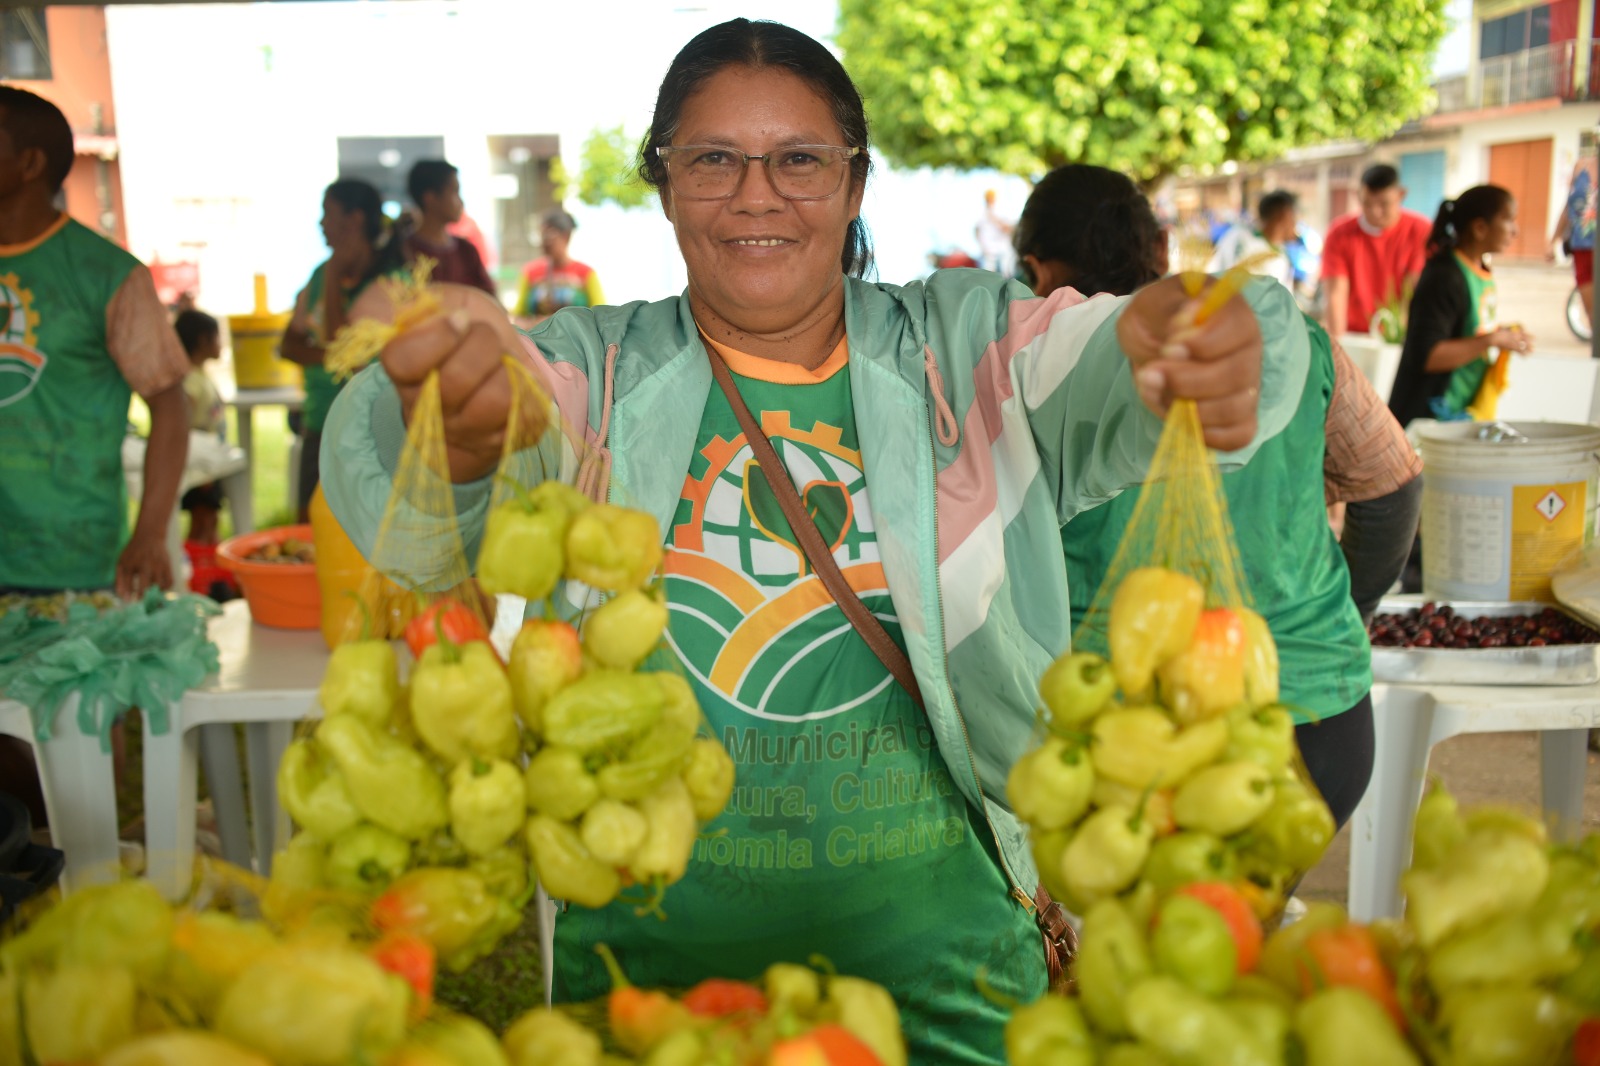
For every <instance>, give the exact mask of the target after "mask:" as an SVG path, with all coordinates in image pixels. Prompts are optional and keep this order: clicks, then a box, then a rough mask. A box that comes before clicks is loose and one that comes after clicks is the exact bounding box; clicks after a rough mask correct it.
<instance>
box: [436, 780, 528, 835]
mask: <svg viewBox="0 0 1600 1066" xmlns="http://www.w3.org/2000/svg"><path fill="white" fill-rule="evenodd" d="M526 811H527V794H526V792H525V791H524V788H523V784H522V774H520V773H519V772H518V771H517V768H516V767H515V766H512V765H511V764H510V763H509V762H506V761H505V760H503V759H495V760H493V761H492V762H484V761H483V760H482V759H466V760H463V761H462V762H460V763H459V764H457V766H456V768H455V769H454V770H452V771H451V772H450V829H451V831H452V832H453V833H455V837H456V839H457V840H459V841H460V842H461V846H462V847H464V848H466V849H467V853H468V854H470V855H487V854H489V853H490V852H492V851H494V850H495V849H496V848H499V847H500V846H501V845H503V844H504V843H505V842H506V841H508V840H510V839H511V838H512V836H513V835H514V834H515V833H516V831H517V830H518V829H521V828H522V819H523V815H524V814H525V813H526Z"/></svg>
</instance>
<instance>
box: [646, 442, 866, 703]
mask: <svg viewBox="0 0 1600 1066" xmlns="http://www.w3.org/2000/svg"><path fill="white" fill-rule="evenodd" d="M762 428H763V429H764V430H765V431H766V433H767V435H768V437H770V438H771V440H772V444H773V448H774V449H775V450H776V451H777V453H778V456H779V458H780V459H782V461H783V463H784V466H785V467H787V468H788V470H789V475H790V477H791V478H792V479H793V481H794V484H795V489H796V491H798V492H799V493H800V498H801V502H802V503H804V504H805V506H806V510H807V511H808V512H809V513H810V514H811V516H812V518H813V519H814V520H815V521H816V523H817V528H818V529H819V530H820V531H821V533H822V537H823V540H824V541H826V542H827V544H828V545H829V546H830V547H831V548H832V549H833V558H834V561H835V562H836V563H838V564H839V569H840V570H841V571H842V572H843V573H844V576H845V578H846V579H847V580H848V581H849V582H850V587H851V588H853V589H855V590H856V592H857V594H858V595H861V596H862V597H863V598H864V599H865V600H866V602H867V604H868V606H869V607H872V608H873V609H874V612H875V613H876V614H877V615H878V617H879V618H880V619H881V620H882V621H884V623H885V624H886V625H887V626H889V627H890V629H891V631H894V630H895V629H896V628H897V619H896V618H895V617H894V615H893V613H892V609H891V608H890V607H889V599H888V595H887V590H888V583H887V581H886V580H885V579H884V575H883V567H882V565H881V564H880V563H879V557H878V541H877V533H876V530H875V529H873V528H872V511H871V508H870V507H869V506H868V502H867V486H866V477H865V476H864V475H863V474H862V470H861V453H860V452H859V451H858V450H856V449H854V448H850V447H847V446H845V445H844V444H842V443H841V436H842V435H841V432H840V430H839V429H838V428H837V427H834V426H829V425H826V424H824V423H822V422H818V423H816V424H815V425H814V426H812V428H811V429H809V430H803V429H799V428H797V427H795V426H793V425H791V424H790V417H789V412H787V411H766V412H764V413H763V417H762ZM685 516H687V518H686V520H685ZM678 517H679V521H678V523H677V524H676V526H675V527H674V529H673V531H672V537H671V545H672V546H671V550H670V551H668V553H667V558H666V576H667V602H668V604H669V605H670V608H671V611H672V626H671V631H670V639H671V641H672V644H673V647H674V650H675V651H676V652H677V653H678V656H679V659H680V661H682V662H683V664H684V667H685V669H687V670H688V671H690V672H691V673H693V674H694V675H695V676H696V677H697V678H698V679H699V680H700V681H701V682H702V683H703V684H704V685H705V686H706V687H708V688H710V689H711V690H713V691H714V692H715V693H716V694H717V695H719V696H721V697H722V698H723V699H724V700H726V701H727V702H728V703H729V704H730V705H731V706H733V707H735V708H737V709H738V710H740V711H742V712H744V713H745V714H748V715H751V716H754V717H757V718H766V719H772V720H776V721H798V720H802V719H817V718H828V717H831V716H833V715H836V714H840V713H843V712H845V711H848V710H850V709H851V708H852V707H855V706H858V705H860V704H861V703H864V702H866V701H867V700H870V699H873V698H874V697H876V696H878V695H880V694H881V693H882V692H883V691H884V690H885V688H886V687H887V686H892V685H893V684H894V680H893V678H892V677H890V676H889V674H888V672H887V671H884V670H882V669H881V667H879V668H878V669H875V670H867V671H856V670H849V671H836V670H829V669H828V667H829V666H830V665H832V664H833V663H834V662H835V661H836V657H837V655H838V654H839V651H840V647H841V645H840V642H842V641H851V642H855V643H860V641H861V638H860V637H859V636H857V635H856V632H855V630H854V629H853V628H852V627H851V625H850V623H849V621H848V620H847V619H846V618H845V616H844V615H843V614H842V613H841V612H840V611H839V610H838V608H837V606H836V605H835V604H834V602H833V599H832V597H831V596H829V595H828V591H827V589H826V588H825V587H824V586H823V584H822V582H821V581H820V580H819V579H818V578H817V577H816V575H815V574H814V573H813V572H812V571H811V567H810V564H809V563H808V561H807V560H806V557H805V553H804V552H802V551H801V550H800V548H799V546H798V544H797V543H796V540H795V536H794V533H793V531H792V530H791V529H790V526H789V523H788V520H787V519H786V518H785V516H784V514H783V510H782V508H780V507H779V506H778V501H777V498H776V497H775V496H774V495H773V494H772V489H771V487H770V486H769V485H768V484H767V480H766V478H765V477H763V476H762V474H761V472H760V466H759V465H758V464H757V463H756V461H755V454H754V452H753V451H752V449H751V448H750V446H749V444H747V443H746V441H745V438H744V435H743V434H739V435H738V436H737V437H735V438H734V439H733V440H731V441H730V440H724V439H723V438H721V437H716V438H713V439H712V440H711V442H710V443H709V444H707V445H706V446H705V447H704V448H703V449H702V450H701V452H700V454H699V455H698V456H696V457H695V462H694V464H693V465H692V466H691V468H690V473H689V477H688V479H687V480H686V481H685V483H684V488H683V503H681V504H680V507H679V511H678ZM875 594H876V595H875ZM862 651H863V653H864V654H866V655H868V656H869V657H870V656H871V652H870V651H866V650H865V645H862ZM873 663H874V664H876V660H875V659H874V660H873ZM856 688H859V689H860V690H861V691H855V689H856ZM819 695H820V696H822V699H821V700H820V701H819V699H818V696H819ZM791 708H795V709H796V710H791ZM799 708H804V709H805V710H804V711H800V710H798V709H799Z"/></svg>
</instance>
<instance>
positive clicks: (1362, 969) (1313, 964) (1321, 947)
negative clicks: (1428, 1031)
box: [1300, 922, 1406, 1032]
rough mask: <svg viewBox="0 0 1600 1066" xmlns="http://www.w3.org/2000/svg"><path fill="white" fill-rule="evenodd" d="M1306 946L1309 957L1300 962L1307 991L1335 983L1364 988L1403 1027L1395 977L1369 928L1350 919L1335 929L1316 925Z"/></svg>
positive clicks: (1403, 1022)
mask: <svg viewBox="0 0 1600 1066" xmlns="http://www.w3.org/2000/svg"><path fill="white" fill-rule="evenodd" d="M1305 950H1306V955H1307V956H1309V957H1308V958H1306V959H1305V960H1303V961H1302V962H1301V963H1300V983H1301V985H1302V987H1303V988H1304V989H1305V992H1306V994H1308V995H1309V994H1310V993H1311V992H1312V991H1313V990H1314V989H1317V988H1330V987H1333V986H1337V985H1343V986H1346V987H1349V988H1354V989H1356V990H1357V991H1358V992H1365V993H1366V994H1367V995H1369V996H1371V997H1372V998H1373V999H1375V1000H1377V1001H1378V1005H1379V1006H1381V1007H1382V1008H1383V1009H1384V1010H1386V1011H1388V1012H1389V1016H1390V1017H1391V1018H1393V1019H1394V1022H1395V1024H1396V1025H1398V1026H1399V1027H1400V1030H1401V1032H1404V1031H1405V1027H1406V1019H1405V1014H1404V1013H1403V1012H1402V1011H1401V1009H1400V998H1399V996H1398V995H1396V994H1395V987H1394V978H1393V977H1391V976H1390V975H1389V968H1388V967H1387V966H1385V965H1384V964H1383V956H1382V955H1381V954H1380V953H1379V951H1378V942H1377V940H1375V939H1374V938H1373V936H1372V930H1370V929H1368V928H1367V927H1366V926H1364V925H1356V924H1355V923H1353V922H1351V923H1347V924H1345V925H1342V926H1339V927H1338V928H1335V929H1318V930H1317V931H1316V932H1314V933H1312V934H1311V935H1310V936H1308V937H1306V947H1305Z"/></svg>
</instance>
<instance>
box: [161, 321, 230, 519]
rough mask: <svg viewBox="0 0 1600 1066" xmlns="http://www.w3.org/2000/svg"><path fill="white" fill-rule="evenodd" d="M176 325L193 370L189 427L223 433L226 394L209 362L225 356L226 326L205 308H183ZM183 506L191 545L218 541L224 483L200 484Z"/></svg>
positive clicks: (186, 390) (187, 381)
mask: <svg viewBox="0 0 1600 1066" xmlns="http://www.w3.org/2000/svg"><path fill="white" fill-rule="evenodd" d="M172 328H173V329H174V330H175V331H176V332H177V334H178V340H179V341H181V342H182V344H183V350H184V352H186V353H187V354H188V356H189V373H188V375H187V376H185V377H184V379H183V394H184V395H185V396H187V397H188V398H189V428H190V429H191V430H195V431H198V432H200V433H214V434H219V435H220V434H221V433H222V395H221V394H220V393H219V392H217V386H216V384H215V383H214V382H213V381H212V380H211V375H209V374H207V373H206V371H205V364H206V363H207V362H208V361H210V360H212V359H216V358H218V357H220V356H221V355H222V329H221V327H220V326H218V325H217V320H216V319H214V318H212V317H211V316H210V315H208V314H206V313H205V312H204V311H181V312H179V314H178V317H177V318H176V319H175V320H174V321H173V323H172ZM183 509H184V510H185V511H188V512H189V536H188V537H187V538H186V539H187V540H188V541H189V542H190V543H191V544H197V545H212V544H215V543H216V542H217V515H218V514H219V513H221V510H222V485H221V483H220V482H216V481H213V482H212V483H211V484H209V485H196V486H195V487H194V488H192V489H190V490H189V491H188V492H186V493H184V494H183Z"/></svg>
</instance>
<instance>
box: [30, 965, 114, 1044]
mask: <svg viewBox="0 0 1600 1066" xmlns="http://www.w3.org/2000/svg"><path fill="white" fill-rule="evenodd" d="M136 995H137V993H136V990H135V987H134V980H133V974H132V973H130V972H129V971H128V970H127V969H125V968H124V967H121V966H104V965H101V966H88V965H61V966H57V967H56V968H55V969H53V970H31V971H29V972H28V973H27V974H25V975H24V976H23V978H22V999H21V1001H20V1002H21V1004H22V1023H23V1028H24V1030H25V1031H26V1033H27V1035H28V1044H29V1046H30V1048H31V1049H32V1051H33V1059H34V1061H36V1062H39V1063H72V1062H90V1061H93V1060H94V1059H95V1058H97V1057H98V1056H100V1055H102V1054H104V1053H105V1052H108V1051H110V1050H112V1049H113V1048H115V1047H117V1046H118V1045H119V1044H122V1043H123V1042H125V1041H127V1040H128V1039H130V1038H131V1037H132V1036H133V1032H134V1000H135V998H136Z"/></svg>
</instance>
